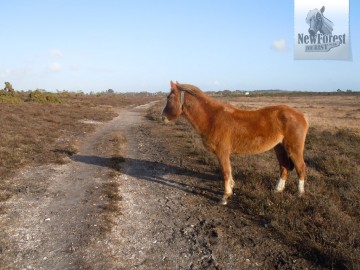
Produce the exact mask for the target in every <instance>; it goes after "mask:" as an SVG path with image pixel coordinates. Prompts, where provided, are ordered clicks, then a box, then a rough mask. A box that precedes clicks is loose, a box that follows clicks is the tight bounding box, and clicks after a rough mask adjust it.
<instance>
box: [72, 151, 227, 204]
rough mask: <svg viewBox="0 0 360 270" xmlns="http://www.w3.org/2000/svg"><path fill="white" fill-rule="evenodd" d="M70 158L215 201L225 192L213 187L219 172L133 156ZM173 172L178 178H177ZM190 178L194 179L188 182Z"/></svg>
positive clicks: (80, 156) (76, 156)
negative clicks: (201, 170)
mask: <svg viewBox="0 0 360 270" xmlns="http://www.w3.org/2000/svg"><path fill="white" fill-rule="evenodd" d="M71 159H72V160H73V161H76V162H82V163H85V164H90V165H96V166H101V167H108V168H112V169H119V170H120V172H121V173H122V174H125V175H128V176H131V177H132V178H133V179H135V180H142V181H147V182H150V183H153V184H158V185H162V186H166V187H169V188H174V189H178V190H181V191H183V192H187V193H190V194H193V195H197V196H202V197H204V198H206V199H208V200H210V201H213V202H218V200H219V198H220V197H221V195H222V193H221V191H220V190H219V189H217V188H211V187H212V186H214V185H217V186H219V187H220V186H221V185H220V184H219V181H218V180H219V175H216V174H210V173H203V172H198V171H194V170H191V169H189V168H184V167H179V166H175V165H169V164H166V163H162V162H157V161H149V160H141V159H133V158H125V159H124V158H122V157H115V158H114V157H112V158H109V157H100V156H92V155H73V156H72V157H71ZM174 175H176V176H179V177H174ZM189 178H195V179H192V180H191V181H187V180H188V179H189ZM209 182H210V184H209ZM214 182H216V183H214ZM212 183H213V184H212ZM209 187H210V188H209Z"/></svg>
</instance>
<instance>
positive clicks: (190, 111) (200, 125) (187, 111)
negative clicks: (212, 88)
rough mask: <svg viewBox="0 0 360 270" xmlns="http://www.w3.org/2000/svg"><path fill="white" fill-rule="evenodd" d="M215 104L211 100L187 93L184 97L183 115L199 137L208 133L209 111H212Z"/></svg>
mask: <svg viewBox="0 0 360 270" xmlns="http://www.w3.org/2000/svg"><path fill="white" fill-rule="evenodd" d="M217 104H218V103H217V102H216V101H215V100H213V99H211V98H207V97H202V96H193V95H191V94H189V93H187V94H186V95H185V102H184V107H183V110H184V115H185V117H186V118H187V120H188V121H189V122H190V124H191V125H192V126H193V127H194V128H195V129H196V131H197V132H198V133H199V134H200V135H203V134H206V133H207V132H208V129H209V128H210V122H211V121H210V117H211V115H212V113H211V111H213V110H214V107H215V106H216V105H217Z"/></svg>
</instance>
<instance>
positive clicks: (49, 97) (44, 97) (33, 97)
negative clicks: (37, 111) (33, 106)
mask: <svg viewBox="0 0 360 270" xmlns="http://www.w3.org/2000/svg"><path fill="white" fill-rule="evenodd" d="M25 101H27V102H37V103H43V104H44V103H59V104H61V103H62V100H61V99H60V98H59V97H58V95H56V94H53V93H47V92H42V91H40V90H38V89H37V90H35V91H33V92H31V93H30V94H29V96H28V98H27V99H26V100H25Z"/></svg>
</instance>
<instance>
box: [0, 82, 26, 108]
mask: <svg viewBox="0 0 360 270" xmlns="http://www.w3.org/2000/svg"><path fill="white" fill-rule="evenodd" d="M0 102H4V103H10V104H17V103H20V102H22V100H21V99H20V98H19V97H17V96H16V94H15V90H14V88H13V87H12V85H11V83H9V82H5V88H4V89H0Z"/></svg>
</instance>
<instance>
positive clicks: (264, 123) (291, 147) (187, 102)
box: [162, 81, 308, 205]
mask: <svg viewBox="0 0 360 270" xmlns="http://www.w3.org/2000/svg"><path fill="white" fill-rule="evenodd" d="M170 85H171V92H170V94H169V95H168V97H167V103H166V105H165V108H164V110H163V112H162V117H163V120H165V121H166V120H174V119H176V118H178V117H179V116H181V115H184V116H185V117H186V118H187V119H188V121H189V122H190V123H191V125H192V126H193V127H194V128H195V130H196V131H197V132H198V133H199V134H200V135H201V137H202V140H203V143H204V145H205V147H206V148H207V149H209V150H210V151H212V152H213V153H214V154H215V155H216V156H217V158H218V160H219V163H220V166H221V169H222V173H223V176H224V184H225V191H224V196H223V198H222V200H221V201H220V204H223V205H226V204H227V202H228V198H229V197H230V196H231V195H232V194H233V187H234V180H233V178H232V174H231V164H230V156H231V154H255V153H261V152H265V151H268V150H270V149H272V148H274V149H275V152H276V157H277V159H278V161H279V165H280V179H279V181H278V182H277V185H276V187H275V191H276V192H281V191H283V190H284V188H285V181H286V179H287V176H288V172H289V171H290V170H292V169H293V168H294V166H295V169H296V172H297V174H298V177H299V183H298V190H299V194H300V195H302V194H303V193H304V181H305V174H306V165H305V162H304V158H303V151H304V143H305V137H306V133H307V129H308V123H307V121H306V118H305V117H304V115H303V114H302V113H300V112H298V111H296V110H294V109H293V108H290V107H288V106H286V105H279V106H268V107H264V108H261V109H258V110H252V111H247V110H240V109H237V108H235V107H233V106H231V105H229V104H225V103H221V102H219V101H217V100H215V99H213V98H211V97H209V96H208V95H206V94H205V93H204V92H202V91H201V90H200V89H199V88H197V87H196V86H193V85H189V84H179V83H178V82H176V84H175V83H173V82H172V81H171V82H170Z"/></svg>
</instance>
